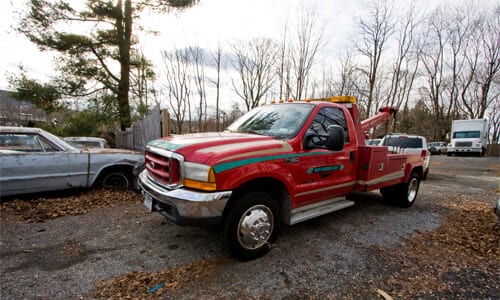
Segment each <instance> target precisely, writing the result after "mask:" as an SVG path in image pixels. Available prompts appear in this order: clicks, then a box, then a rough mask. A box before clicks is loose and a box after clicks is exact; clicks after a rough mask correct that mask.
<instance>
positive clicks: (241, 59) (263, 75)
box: [233, 38, 277, 110]
mask: <svg viewBox="0 0 500 300" xmlns="http://www.w3.org/2000/svg"><path fill="white" fill-rule="evenodd" d="M233 50H234V53H235V62H234V64H235V68H236V70H237V72H238V76H239V79H240V81H239V84H236V83H235V82H234V81H233V88H234V91H235V92H236V94H237V95H238V96H239V97H241V98H242V99H243V100H244V101H245V105H246V107H247V110H250V109H252V108H254V107H256V106H257V105H258V104H259V101H260V100H261V99H262V98H263V97H264V96H265V95H266V94H267V93H268V92H269V91H270V89H271V87H272V86H273V84H274V82H275V79H276V72H275V69H274V63H275V61H276V57H277V52H276V45H275V44H274V42H273V41H272V40H270V39H265V38H256V39H253V40H251V41H249V42H240V43H239V44H235V45H233Z"/></svg>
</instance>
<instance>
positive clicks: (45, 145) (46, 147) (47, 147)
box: [36, 136, 60, 152]
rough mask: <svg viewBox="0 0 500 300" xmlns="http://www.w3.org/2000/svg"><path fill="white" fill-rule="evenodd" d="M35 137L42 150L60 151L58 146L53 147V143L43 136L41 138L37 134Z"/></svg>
mask: <svg viewBox="0 0 500 300" xmlns="http://www.w3.org/2000/svg"><path fill="white" fill-rule="evenodd" d="M36 138H37V140H38V142H39V143H40V145H41V146H42V148H43V151H44V152H56V151H60V150H59V149H58V148H56V147H54V145H52V144H51V143H49V142H47V141H46V140H45V139H44V138H42V137H40V136H37V137H36Z"/></svg>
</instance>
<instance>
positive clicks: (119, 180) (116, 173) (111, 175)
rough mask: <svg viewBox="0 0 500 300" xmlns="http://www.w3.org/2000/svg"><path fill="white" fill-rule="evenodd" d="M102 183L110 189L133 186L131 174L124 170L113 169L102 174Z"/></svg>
mask: <svg viewBox="0 0 500 300" xmlns="http://www.w3.org/2000/svg"><path fill="white" fill-rule="evenodd" d="M101 185H102V186H103V187H105V188H110V189H124V190H125V189H130V188H132V186H133V181H132V179H131V175H130V174H129V173H127V172H126V171H123V170H112V171H109V172H107V173H106V174H104V176H102V181H101Z"/></svg>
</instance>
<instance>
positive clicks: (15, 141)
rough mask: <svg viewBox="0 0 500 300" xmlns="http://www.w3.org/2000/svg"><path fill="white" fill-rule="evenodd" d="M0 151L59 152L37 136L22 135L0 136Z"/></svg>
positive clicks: (4, 134) (8, 134)
mask: <svg viewBox="0 0 500 300" xmlns="http://www.w3.org/2000/svg"><path fill="white" fill-rule="evenodd" d="M0 149H2V150H12V151H19V152H47V151H50V152H53V151H59V149H57V148H56V147H54V146H53V145H52V144H50V143H48V142H47V141H46V140H45V139H43V138H41V137H39V136H38V135H33V134H23V133H2V134H1V136H0Z"/></svg>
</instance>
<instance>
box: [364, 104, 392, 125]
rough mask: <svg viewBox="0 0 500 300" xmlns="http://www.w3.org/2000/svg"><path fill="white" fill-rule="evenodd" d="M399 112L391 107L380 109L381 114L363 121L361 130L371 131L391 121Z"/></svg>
mask: <svg viewBox="0 0 500 300" xmlns="http://www.w3.org/2000/svg"><path fill="white" fill-rule="evenodd" d="M397 111H398V109H397V108H395V107H391V106H387V107H383V108H381V109H379V112H380V113H379V114H377V115H375V116H373V117H371V118H368V119H365V120H363V121H361V129H362V130H363V131H368V130H369V129H371V128H373V127H376V126H377V125H380V124H382V123H384V122H385V121H387V120H389V119H390V118H391V116H393V115H395V114H396V112H397Z"/></svg>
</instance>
